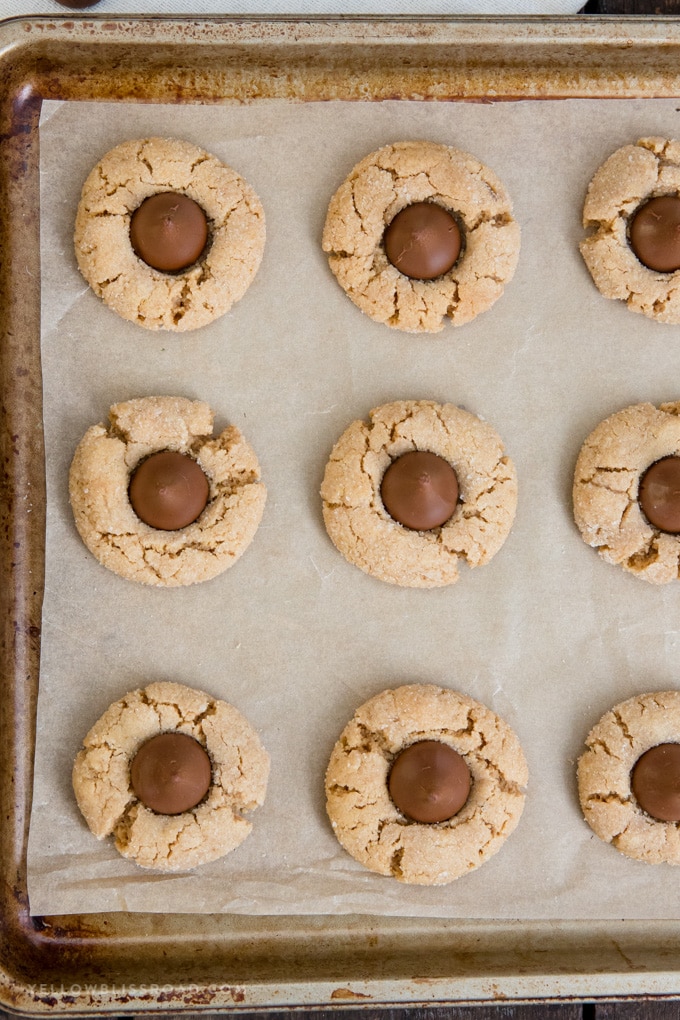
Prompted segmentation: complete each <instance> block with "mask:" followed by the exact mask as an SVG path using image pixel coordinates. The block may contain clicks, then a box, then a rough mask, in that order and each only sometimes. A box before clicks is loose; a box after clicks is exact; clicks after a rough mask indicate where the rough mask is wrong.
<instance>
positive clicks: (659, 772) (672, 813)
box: [631, 744, 680, 822]
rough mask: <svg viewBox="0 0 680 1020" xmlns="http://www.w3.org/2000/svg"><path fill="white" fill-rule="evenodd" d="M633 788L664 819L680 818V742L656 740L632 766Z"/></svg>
mask: <svg viewBox="0 0 680 1020" xmlns="http://www.w3.org/2000/svg"><path fill="white" fill-rule="evenodd" d="M631 789H632V791H633V795H634V797H635V799H636V801H637V802H638V804H639V805H640V807H641V808H642V810H643V811H646V812H647V814H648V815H651V816H652V818H656V819H658V820H659V821H661V822H680V744H657V746H656V747H650V749H649V751H645V753H644V754H643V755H641V756H640V757H639V758H638V760H637V761H636V763H635V765H634V766H633V770H632V772H631Z"/></svg>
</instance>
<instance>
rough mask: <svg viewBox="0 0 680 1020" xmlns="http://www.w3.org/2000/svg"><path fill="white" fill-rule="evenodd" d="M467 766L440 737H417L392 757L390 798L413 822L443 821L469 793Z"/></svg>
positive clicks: (389, 786) (457, 810) (460, 804)
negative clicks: (437, 738) (431, 738)
mask: <svg viewBox="0 0 680 1020" xmlns="http://www.w3.org/2000/svg"><path fill="white" fill-rule="evenodd" d="M470 784H471V779H470V769H469V768H468V766H467V763H466V761H465V759H464V758H463V757H462V755H460V754H458V752H457V751H454V749H453V748H452V747H449V745H448V744H444V743H442V742H441V741H440V740H420V741H418V742H417V743H415V744H411V745H410V746H409V747H407V748H405V750H403V751H402V752H401V753H400V754H399V755H398V756H397V757H396V758H395V760H394V764H393V765H392V769H391V771H390V774H389V778H388V789H389V791H390V797H391V798H392V800H393V801H394V803H395V804H396V806H397V807H398V808H399V810H400V811H401V813H402V814H403V815H406V817H407V818H410V819H411V820H412V821H414V822H425V823H430V822H445V821H447V819H449V818H453V816H454V815H455V814H457V813H458V812H459V811H460V809H461V808H462V806H463V804H464V803H465V801H466V800H467V799H468V795H469V793H470Z"/></svg>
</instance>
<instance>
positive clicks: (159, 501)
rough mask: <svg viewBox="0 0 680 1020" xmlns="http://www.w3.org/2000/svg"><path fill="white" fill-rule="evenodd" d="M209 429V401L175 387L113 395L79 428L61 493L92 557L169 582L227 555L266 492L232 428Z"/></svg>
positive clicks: (144, 579)
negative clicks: (101, 419)
mask: <svg viewBox="0 0 680 1020" xmlns="http://www.w3.org/2000/svg"><path fill="white" fill-rule="evenodd" d="M212 433H213V412H212V411H211V410H210V408H209V407H208V405H207V404H205V403H203V402H202V401H200V400H187V399H186V398H184V397H140V398H138V399H135V400H127V401H125V402H123V403H121V404H114V405H113V407H111V409H110V411H109V424H108V425H93V426H91V428H89V429H88V430H87V432H86V433H85V435H84V436H83V438H82V439H81V441H80V443H79V444H78V447H77V449H76V452H75V455H74V457H73V461H72V464H71V470H70V474H69V493H70V498H71V507H72V509H73V515H74V518H75V523H76V527H77V529H78V532H79V534H80V537H81V538H82V540H83V542H84V543H85V545H86V546H87V548H88V549H89V550H90V552H91V553H93V554H94V555H95V556H96V557H97V559H98V560H99V562H100V563H102V564H103V565H104V566H105V567H108V569H109V570H112V571H113V572H114V573H116V574H119V575H120V576H121V577H124V578H127V579H128V580H131V581H140V582H141V583H142V584H150V585H158V586H163V587H177V586H178V585H187V584H195V583H197V582H198V581H207V580H209V579H210V578H212V577H215V576H216V575H217V574H221V573H222V571H224V570H226V569H227V568H228V567H230V566H231V565H232V564H233V563H235V562H236V560H237V559H238V558H239V557H240V556H241V554H242V553H243V552H244V551H245V550H246V549H247V547H248V546H249V545H250V543H251V541H252V540H253V537H254V535H255V532H256V531H257V528H258V525H259V523H260V520H261V519H262V514H263V512H264V505H265V500H266V498H267V493H266V489H265V487H264V485H263V484H262V482H261V481H260V468H259V464H258V461H257V457H256V456H255V453H254V452H253V450H252V449H251V447H250V446H249V445H248V443H247V442H246V441H245V439H244V438H243V436H242V435H241V433H240V431H239V430H238V429H237V428H236V427H235V426H234V425H230V426H228V427H227V428H226V429H224V431H223V432H221V433H220V435H218V436H216V437H215V438H213V435H212ZM166 459H169V460H171V463H170V464H167V463H165V461H166ZM159 461H160V464H159ZM177 462H179V464H178V463H177ZM140 478H141V483H140Z"/></svg>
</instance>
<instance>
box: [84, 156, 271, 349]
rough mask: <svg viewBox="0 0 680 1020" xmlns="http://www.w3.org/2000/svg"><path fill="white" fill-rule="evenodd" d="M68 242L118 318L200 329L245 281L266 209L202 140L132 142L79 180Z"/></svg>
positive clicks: (255, 262)
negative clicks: (200, 144)
mask: <svg viewBox="0 0 680 1020" xmlns="http://www.w3.org/2000/svg"><path fill="white" fill-rule="evenodd" d="M74 241H75V251H76V259H77V261H78V266H79V268H80V271H81V273H82V274H83V276H84V277H85V279H86V280H87V282H88V283H89V284H90V286H91V287H92V289H93V290H94V292H95V294H97V295H99V297H101V298H102V300H103V301H104V302H105V303H106V304H107V305H108V306H109V308H112V309H113V310H114V311H115V312H117V313H118V314H119V315H121V316H122V317H123V318H124V319H129V320H131V321H132V322H136V323H138V325H140V326H145V327H146V328H147V329H168V330H176V331H181V330H190V329H197V328H198V327H199V326H205V325H206V324H207V323H209V322H212V321H213V319H217V318H218V317H219V316H220V315H224V313H225V312H228V311H229V309H230V308H231V306H232V305H233V304H234V302H236V301H238V300H239V299H240V298H242V297H243V295H244V294H245V292H246V290H247V289H248V287H249V286H250V284H251V282H252V280H253V278H254V276H255V273H256V272H257V269H258V267H259V265H260V262H261V259H262V252H263V250H264V241H265V222H264V212H263V209H262V206H261V204H260V200H259V199H258V197H257V195H256V194H255V192H254V191H253V189H252V188H251V187H250V185H249V184H247V183H246V181H244V180H243V178H242V177H240V176H239V174H237V173H236V171H235V170H232V169H231V167H229V166H226V165H225V164H224V163H221V162H220V161H219V160H218V159H216V157H215V156H212V155H210V153H208V152H205V151H204V150H203V149H201V148H199V147H198V146H196V145H192V144H191V143H190V142H186V141H182V140H181V139H177V138H142V139H134V140H132V141H128V142H123V144H122V145H118V146H116V148H115V149H111V151H110V152H107V153H106V155H105V156H103V157H102V159H101V160H100V161H99V163H98V164H97V166H95V168H94V169H93V170H92V172H91V173H90V175H89V177H88V178H87V180H86V181H85V184H84V185H83V190H82V195H81V199H80V204H79V206H78V213H77V216H76V226H75V237H74Z"/></svg>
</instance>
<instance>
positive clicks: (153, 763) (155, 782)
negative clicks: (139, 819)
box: [130, 732, 212, 815]
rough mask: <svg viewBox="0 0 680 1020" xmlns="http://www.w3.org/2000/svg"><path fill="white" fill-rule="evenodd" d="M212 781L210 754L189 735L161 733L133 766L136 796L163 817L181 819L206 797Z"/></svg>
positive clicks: (132, 779)
mask: <svg viewBox="0 0 680 1020" xmlns="http://www.w3.org/2000/svg"><path fill="white" fill-rule="evenodd" d="M211 781H212V768H211V765H210V758H209V757H208V754H207V752H206V751H205V750H204V748H203V747H201V745H200V744H199V742H198V741H197V740H194V738H193V737H190V736H189V735H188V734H186V733H174V732H170V733H158V734H157V735H156V736H155V737H151V738H150V739H149V740H147V741H146V743H144V744H142V746H141V747H140V748H139V750H138V751H137V754H136V755H135V756H134V758H133V759H132V764H131V765H130V782H131V784H132V789H133V791H134V793H135V796H136V797H138V799H139V800H141V802H142V804H144V806H145V807H148V808H149V810H151V811H155V812H156V813H157V814H159V815H181V814H182V813H183V812H184V811H190V810H191V808H193V807H196V805H197V804H200V802H201V801H202V800H203V798H204V797H205V795H206V793H207V792H208V790H209V789H210V783H211Z"/></svg>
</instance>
